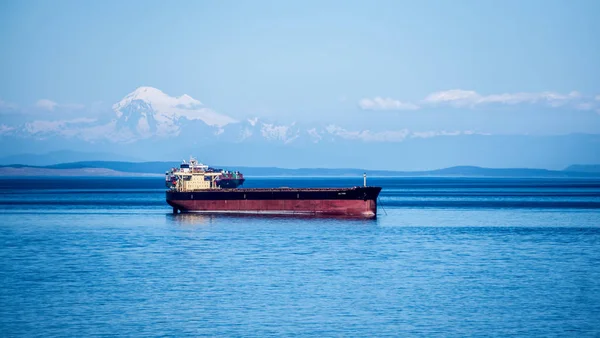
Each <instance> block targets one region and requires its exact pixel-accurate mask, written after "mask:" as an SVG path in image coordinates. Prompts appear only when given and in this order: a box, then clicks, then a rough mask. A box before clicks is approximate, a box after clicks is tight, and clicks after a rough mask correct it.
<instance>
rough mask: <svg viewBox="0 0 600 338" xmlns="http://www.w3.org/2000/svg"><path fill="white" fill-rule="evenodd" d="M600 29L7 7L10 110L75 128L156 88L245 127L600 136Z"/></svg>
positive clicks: (512, 18) (549, 13)
mask: <svg viewBox="0 0 600 338" xmlns="http://www.w3.org/2000/svg"><path fill="white" fill-rule="evenodd" d="M598 14H600V2H599V1H583V0H582V1H534V0H528V1H449V0H446V1H410V2H409V1H295V2H288V1H177V2H167V1H3V2H1V3H0V46H2V52H1V54H0V79H1V80H0V100H2V103H1V104H2V105H3V107H4V110H7V109H8V108H7V107H20V108H22V109H19V111H26V110H27V109H25V107H31V106H34V105H35V104H36V102H39V100H41V99H45V100H49V101H51V102H55V103H57V104H59V105H62V106H63V107H67V106H71V107H81V109H76V112H72V111H71V112H69V111H67V110H68V109H67V110H65V109H63V110H53V111H51V112H48V111H45V112H43V113H42V112H41V111H38V112H35V113H36V114H38V115H39V114H46V115H44V117H45V118H47V119H52V118H55V119H60V118H62V116H58V115H60V114H79V115H93V114H97V113H98V111H99V110H103V111H104V112H107V113H110V106H111V105H112V104H113V103H115V102H117V101H118V100H120V99H121V98H122V97H123V96H125V95H126V94H127V93H129V92H131V91H133V90H134V89H135V88H137V87H139V86H153V87H156V88H160V89H161V90H163V91H164V92H166V93H168V94H170V95H173V96H176V95H181V94H184V93H187V94H189V95H191V96H192V97H194V98H196V99H198V100H200V101H202V102H203V103H205V104H206V105H208V106H210V107H211V108H212V109H214V110H215V111H218V112H220V113H223V114H227V115H230V116H234V117H236V118H242V117H246V116H255V115H256V116H261V117H265V118H270V119H276V120H278V121H282V122H291V121H304V122H323V123H336V124H339V125H343V126H346V127H347V128H361V127H365V126H369V127H370V128H380V129H385V128H388V129H401V128H409V129H411V130H437V131H441V130H475V131H478V132H482V133H491V134H565V133H577V132H584V133H599V132H600V113H599V112H600V108H599V107H600V97H597V96H598V95H600V62H598V60H600V43H599V42H598V36H600V20H598ZM574 92H575V93H574ZM436 93H438V95H437V96H436ZM442 94H443V95H442ZM557 95H558V96H557ZM377 98H380V99H377ZM33 111H34V109H33ZM53 114H54V115H53ZM4 119H7V118H6V117H5V118H4Z"/></svg>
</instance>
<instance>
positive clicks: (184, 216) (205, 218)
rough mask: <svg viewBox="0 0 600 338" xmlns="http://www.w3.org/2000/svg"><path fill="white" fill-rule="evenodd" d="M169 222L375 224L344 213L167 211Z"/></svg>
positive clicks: (188, 224)
mask: <svg viewBox="0 0 600 338" xmlns="http://www.w3.org/2000/svg"><path fill="white" fill-rule="evenodd" d="M165 216H166V217H167V219H168V221H169V222H171V223H173V224H174V225H176V226H181V227H200V226H207V225H213V224H223V222H228V221H229V222H231V223H235V224H243V223H245V221H255V220H261V221H264V223H270V222H274V224H277V225H283V224H285V222H286V221H289V222H290V223H293V224H296V223H294V222H297V221H299V220H302V221H306V222H314V223H315V224H320V225H323V224H324V223H323V222H325V223H332V224H334V223H337V222H348V221H351V222H353V223H364V224H376V223H377V220H376V219H375V218H357V217H352V216H344V215H319V214H317V215H306V214H296V215H294V214H287V215H279V214H258V213H257V214H202V213H195V212H189V213H178V214H173V213H168V214H166V215H165Z"/></svg>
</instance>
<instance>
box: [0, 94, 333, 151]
mask: <svg viewBox="0 0 600 338" xmlns="http://www.w3.org/2000/svg"><path fill="white" fill-rule="evenodd" d="M323 130H324V129H322V130H321V131H323ZM0 133H2V134H5V135H12V136H19V137H34V138H36V139H38V140H40V139H50V138H56V137H59V138H67V139H79V140H82V141H86V142H109V143H110V142H112V143H134V142H138V141H141V140H153V139H154V140H168V139H172V140H173V139H175V138H176V139H177V140H178V141H179V142H186V143H190V142H192V143H196V142H199V141H202V142H214V141H220V142H223V141H225V142H233V143H239V142H246V143H247V142H269V143H273V142H275V143H281V144H289V143H292V142H300V141H302V140H303V139H306V140H308V141H318V140H320V139H321V138H322V137H321V136H319V135H318V132H317V129H316V128H314V127H311V126H300V125H298V124H296V123H292V124H290V125H283V124H278V123H276V122H273V121H264V120H261V119H260V118H258V117H255V118H250V119H243V120H241V121H238V120H236V119H234V118H232V117H230V116H227V115H225V114H221V113H217V112H215V111H214V110H212V109H211V108H209V107H206V106H205V105H203V104H202V102H200V101H199V100H196V99H194V98H192V97H191V96H189V95H186V94H184V95H181V96H178V97H174V96H170V95H168V94H166V93H164V92H162V91H161V90H159V89H156V88H152V87H140V88H137V89H136V90H135V91H133V92H131V93H129V94H128V95H126V96H125V97H124V98H123V99H122V100H120V101H119V102H117V103H115V104H114V105H112V118H108V119H106V118H104V119H101V118H89V117H88V118H75V119H66V120H35V121H30V122H27V123H25V124H24V125H22V126H7V125H2V128H1V129H0Z"/></svg>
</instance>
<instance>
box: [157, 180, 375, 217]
mask: <svg viewBox="0 0 600 338" xmlns="http://www.w3.org/2000/svg"><path fill="white" fill-rule="evenodd" d="M380 190H381V188H379V187H354V188H342V189H289V188H287V189H286V188H284V189H231V190H219V191H214V190H213V191H195V192H170V191H169V192H167V202H168V203H169V205H171V206H172V207H173V211H174V212H177V211H181V212H198V213H206V214H210V213H223V214H292V215H296V214H297V215H327V216H347V217H360V218H375V217H377V197H378V195H379V192H380Z"/></svg>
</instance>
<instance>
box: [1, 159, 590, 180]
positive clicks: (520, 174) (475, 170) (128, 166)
mask: <svg viewBox="0 0 600 338" xmlns="http://www.w3.org/2000/svg"><path fill="white" fill-rule="evenodd" d="M175 166H177V164H176V163H172V162H103V161H91V162H73V163H62V164H56V165H51V166H29V165H3V166H0V177H4V178H8V177H20V178H26V177H164V174H163V173H164V172H165V170H166V169H168V168H171V167H175ZM227 167H230V168H236V170H239V171H241V172H242V173H243V174H244V176H246V177H249V178H251V177H257V178H259V177H260V178H269V177H272V178H303V177H314V178H353V177H362V175H363V173H367V175H368V176H369V177H373V178H383V177H390V178H391V177H397V178H400V177H469V178H600V166H581V165H578V166H571V167H569V168H567V169H565V170H548V169H531V168H482V167H475V166H459V167H450V168H445V169H437V170H429V171H393V170H365V169H355V168H334V169H328V168H300V169H287V168H276V167H234V166H227ZM570 168H573V169H577V170H572V169H570Z"/></svg>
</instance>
